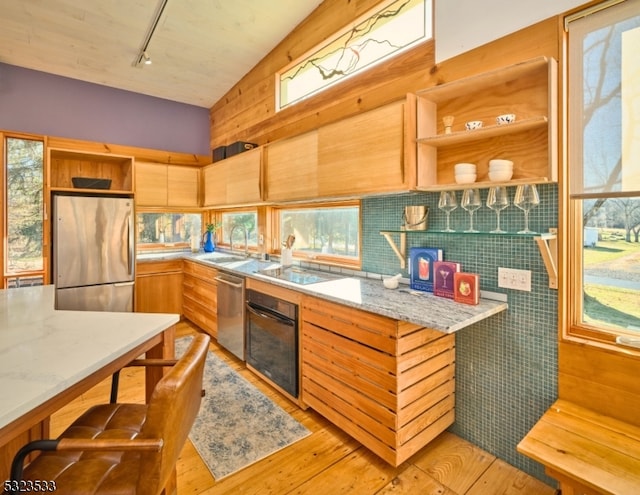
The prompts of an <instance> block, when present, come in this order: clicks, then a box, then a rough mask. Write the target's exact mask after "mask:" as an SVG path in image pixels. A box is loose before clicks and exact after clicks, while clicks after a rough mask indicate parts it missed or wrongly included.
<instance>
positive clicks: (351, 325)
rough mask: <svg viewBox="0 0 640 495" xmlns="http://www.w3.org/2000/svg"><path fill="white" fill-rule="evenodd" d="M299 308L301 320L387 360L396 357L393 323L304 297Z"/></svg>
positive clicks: (394, 324)
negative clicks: (379, 351) (385, 356)
mask: <svg viewBox="0 0 640 495" xmlns="http://www.w3.org/2000/svg"><path fill="white" fill-rule="evenodd" d="M303 304H304V306H303V310H304V314H303V316H302V317H303V318H304V319H305V320H306V321H309V322H311V323H314V324H315V325H317V326H319V327H322V328H327V329H330V330H331V331H332V332H334V333H335V334H338V335H342V336H344V337H347V338H349V339H351V340H353V341H355V342H359V343H361V344H364V345H366V346H369V347H372V348H375V349H379V350H381V351H384V352H386V353H388V354H389V355H391V356H393V355H395V354H396V352H397V341H396V339H395V337H396V334H397V332H396V330H397V325H396V323H397V322H395V321H394V320H391V319H389V318H385V317H380V316H378V315H373V314H371V313H367V312H366V311H359V310H355V309H351V308H346V307H344V306H340V305H338V304H333V303H329V302H326V301H319V300H318V299H315V298H307V297H306V298H304V303H303Z"/></svg>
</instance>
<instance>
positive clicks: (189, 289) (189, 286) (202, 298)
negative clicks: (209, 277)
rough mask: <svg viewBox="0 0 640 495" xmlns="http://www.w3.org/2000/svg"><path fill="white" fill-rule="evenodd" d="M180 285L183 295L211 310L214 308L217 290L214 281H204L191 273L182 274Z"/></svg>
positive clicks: (215, 306)
mask: <svg viewBox="0 0 640 495" xmlns="http://www.w3.org/2000/svg"><path fill="white" fill-rule="evenodd" d="M182 286H183V293H184V297H189V298H191V299H193V300H194V301H198V302H199V303H200V304H202V305H203V306H205V307H207V308H209V309H210V310H212V311H215V310H216V308H217V301H218V294H217V292H218V290H217V286H216V283H215V282H206V281H204V280H202V279H199V278H196V277H194V276H193V275H184V278H183V282H182Z"/></svg>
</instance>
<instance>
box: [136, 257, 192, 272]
mask: <svg viewBox="0 0 640 495" xmlns="http://www.w3.org/2000/svg"><path fill="white" fill-rule="evenodd" d="M181 271H182V260H163V261H145V262H144V263H136V275H147V274H151V273H169V272H181Z"/></svg>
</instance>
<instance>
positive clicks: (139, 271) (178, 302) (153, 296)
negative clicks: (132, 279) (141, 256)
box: [135, 260, 182, 314]
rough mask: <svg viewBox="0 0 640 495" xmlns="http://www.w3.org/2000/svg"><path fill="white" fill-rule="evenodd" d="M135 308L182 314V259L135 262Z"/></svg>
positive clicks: (141, 310)
mask: <svg viewBox="0 0 640 495" xmlns="http://www.w3.org/2000/svg"><path fill="white" fill-rule="evenodd" d="M135 310H136V312H138V313H177V314H182V260H171V261H149V262H144V263H137V264H136V298H135Z"/></svg>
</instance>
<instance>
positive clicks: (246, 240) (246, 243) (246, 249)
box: [229, 224, 249, 256]
mask: <svg viewBox="0 0 640 495" xmlns="http://www.w3.org/2000/svg"><path fill="white" fill-rule="evenodd" d="M238 227H240V228H241V229H242V231H243V232H244V255H245V256H249V234H248V233H247V228H246V227H245V226H244V225H240V224H236V225H234V226H233V227H231V233H230V234H229V247H230V248H231V251H233V232H234V231H235V230H236V229H237V228H238Z"/></svg>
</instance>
